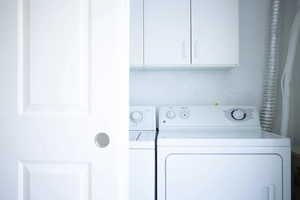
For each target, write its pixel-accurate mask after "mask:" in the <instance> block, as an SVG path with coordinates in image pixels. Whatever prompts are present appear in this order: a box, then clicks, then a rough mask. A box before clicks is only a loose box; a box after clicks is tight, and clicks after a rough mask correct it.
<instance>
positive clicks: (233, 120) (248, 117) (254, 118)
mask: <svg viewBox="0 0 300 200" xmlns="http://www.w3.org/2000/svg"><path fill="white" fill-rule="evenodd" d="M169 128H255V129H260V123H259V117H258V112H257V110H256V108H255V107H251V106H219V105H218V106H214V105H213V106H165V107H161V108H160V109H159V129H160V130H162V129H169Z"/></svg>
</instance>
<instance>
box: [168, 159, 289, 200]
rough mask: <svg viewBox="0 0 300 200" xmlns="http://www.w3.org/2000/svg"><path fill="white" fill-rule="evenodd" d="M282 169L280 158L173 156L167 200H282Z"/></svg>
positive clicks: (169, 160)
mask: <svg viewBox="0 0 300 200" xmlns="http://www.w3.org/2000/svg"><path fill="white" fill-rule="evenodd" d="M282 168H283V166H282V159H281V157H280V156H279V155H277V154H252V155H251V154H240V155H239V154H173V155H170V156H168V158H167V160H166V168H165V169H166V175H165V176H166V177H165V179H166V188H165V190H166V193H165V195H166V196H165V200H173V199H176V200H184V199H189V200H199V199H205V200H216V199H222V200H241V199H243V200H254V199H255V200H282V195H283V194H282V181H283V177H282V173H283V172H282V170H283V169H282Z"/></svg>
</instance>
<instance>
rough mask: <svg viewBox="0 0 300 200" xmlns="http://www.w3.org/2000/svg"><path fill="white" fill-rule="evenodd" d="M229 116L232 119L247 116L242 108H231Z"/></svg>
mask: <svg viewBox="0 0 300 200" xmlns="http://www.w3.org/2000/svg"><path fill="white" fill-rule="evenodd" d="M231 117H232V118H233V119H234V120H244V119H246V117H247V113H246V112H245V111H243V110H242V109H233V110H232V111H231Z"/></svg>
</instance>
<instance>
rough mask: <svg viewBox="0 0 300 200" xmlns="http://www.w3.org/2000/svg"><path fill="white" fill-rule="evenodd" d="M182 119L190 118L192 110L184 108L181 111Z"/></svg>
mask: <svg viewBox="0 0 300 200" xmlns="http://www.w3.org/2000/svg"><path fill="white" fill-rule="evenodd" d="M180 117H181V119H188V118H189V117H190V112H189V111H188V110H183V111H181V112H180Z"/></svg>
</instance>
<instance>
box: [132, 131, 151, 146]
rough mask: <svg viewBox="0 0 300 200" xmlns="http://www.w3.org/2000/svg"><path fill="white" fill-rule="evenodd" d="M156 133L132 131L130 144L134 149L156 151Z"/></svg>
mask: <svg viewBox="0 0 300 200" xmlns="http://www.w3.org/2000/svg"><path fill="white" fill-rule="evenodd" d="M155 136H156V131H130V132H129V139H130V140H129V143H130V148H131V149H133V148H135V149H145V148H147V149H154V147H155Z"/></svg>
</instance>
